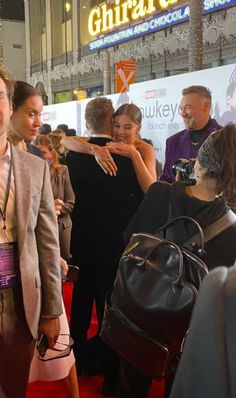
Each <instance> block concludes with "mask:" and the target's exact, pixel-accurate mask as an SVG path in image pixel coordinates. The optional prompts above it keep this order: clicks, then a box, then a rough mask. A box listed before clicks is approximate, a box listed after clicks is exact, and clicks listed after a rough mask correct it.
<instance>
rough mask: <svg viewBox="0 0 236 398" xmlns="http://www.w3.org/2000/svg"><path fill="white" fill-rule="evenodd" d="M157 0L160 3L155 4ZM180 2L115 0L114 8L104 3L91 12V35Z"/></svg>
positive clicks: (89, 27) (89, 21)
mask: <svg viewBox="0 0 236 398" xmlns="http://www.w3.org/2000/svg"><path fill="white" fill-rule="evenodd" d="M155 2H157V3H158V4H157V5H155ZM179 2H180V0H159V1H157V0H139V1H138V2H137V0H127V1H123V2H122V3H121V2H120V0H115V6H114V7H112V8H111V7H109V6H108V5H107V4H106V3H103V4H101V5H100V6H98V7H95V8H93V9H92V11H91V12H90V14H89V19H88V31H89V33H90V35H91V36H97V35H98V34H101V33H104V32H107V31H108V30H111V29H114V28H115V27H117V26H120V25H123V24H125V23H128V22H130V21H136V20H137V19H140V18H144V17H147V16H148V15H149V14H153V13H154V12H155V11H157V10H158V9H159V10H165V9H166V8H168V7H170V6H171V5H173V4H176V3H179ZM181 2H183V1H182V0H181Z"/></svg>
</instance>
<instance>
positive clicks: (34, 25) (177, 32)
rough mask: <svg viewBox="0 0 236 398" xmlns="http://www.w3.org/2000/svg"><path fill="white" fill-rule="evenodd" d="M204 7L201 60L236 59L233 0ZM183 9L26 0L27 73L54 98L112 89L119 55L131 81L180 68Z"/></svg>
mask: <svg viewBox="0 0 236 398" xmlns="http://www.w3.org/2000/svg"><path fill="white" fill-rule="evenodd" d="M196 1H197V0H196ZM198 1H201V0H198ZM203 7H204V19H203V26H204V28H203V37H204V68H211V67H214V66H218V65H224V64H228V63H234V62H236V0H203ZM188 12H189V9H188V1H183V0H159V1H158V0H106V1H100V0H25V23H26V59H27V68H26V73H27V80H28V81H29V82H30V83H32V84H33V85H37V87H38V88H39V89H40V90H41V92H42V94H43V95H45V98H48V103H54V102H62V101H66V100H72V99H80V98H84V97H85V96H87V97H88V96H93V95H96V94H103V93H104V91H105V94H108V93H109V92H108V91H109V90H111V93H113V92H114V90H115V67H116V64H117V62H119V61H120V60H135V61H136V62H137V81H144V80H151V79H156V78H158V77H164V76H169V75H174V74H179V73H183V72H186V71H188V51H189V46H190V45H191V43H189V22H188ZM109 81H110V83H111V84H109Z"/></svg>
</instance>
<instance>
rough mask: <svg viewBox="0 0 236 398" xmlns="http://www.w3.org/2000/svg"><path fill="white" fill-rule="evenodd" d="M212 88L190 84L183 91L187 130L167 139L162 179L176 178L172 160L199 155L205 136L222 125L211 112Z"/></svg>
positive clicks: (182, 113)
mask: <svg viewBox="0 0 236 398" xmlns="http://www.w3.org/2000/svg"><path fill="white" fill-rule="evenodd" d="M210 110H211V92H210V90H209V89H208V88H206V87H204V86H190V87H187V88H185V89H183V91H182V99H181V101H180V106H179V113H180V115H181V116H182V118H183V121H184V125H185V130H182V131H180V132H178V133H176V134H174V135H172V136H171V137H169V138H168V139H167V140H166V153H165V165H164V169H163V173H162V176H161V178H160V179H161V180H162V181H167V182H170V183H171V182H174V181H175V175H174V173H173V170H172V166H173V164H174V163H175V162H176V161H177V160H178V159H180V158H184V159H190V158H196V157H197V153H198V150H199V148H200V146H201V145H202V143H203V142H204V141H205V140H206V138H207V137H208V136H209V135H210V134H211V133H212V132H213V131H216V130H218V129H220V128H221V126H220V125H219V124H218V123H217V122H216V120H215V119H212V118H211V116H210Z"/></svg>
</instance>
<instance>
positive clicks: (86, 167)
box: [67, 98, 143, 370]
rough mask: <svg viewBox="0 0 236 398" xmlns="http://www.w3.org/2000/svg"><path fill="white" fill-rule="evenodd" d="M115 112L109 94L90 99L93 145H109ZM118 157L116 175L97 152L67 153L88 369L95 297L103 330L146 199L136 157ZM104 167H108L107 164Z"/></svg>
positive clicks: (81, 343)
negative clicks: (129, 234)
mask: <svg viewBox="0 0 236 398" xmlns="http://www.w3.org/2000/svg"><path fill="white" fill-rule="evenodd" d="M112 115H113V106H112V103H111V101H110V100H108V99H107V98H95V99H93V100H91V101H90V102H89V103H88V105H87V107H86V111H85V119H86V125H87V128H88V130H89V132H90V134H91V138H90V139H89V143H90V144H93V145H97V146H105V145H106V143H107V142H109V141H111V139H112V137H111V134H112V133H111V131H112ZM90 148H93V147H92V146H91V147H90ZM91 152H92V151H91ZM113 157H114V159H115V162H116V164H117V173H116V176H111V175H110V174H109V173H107V174H106V173H104V171H103V170H102V169H101V167H100V166H99V165H98V163H97V162H96V160H95V157H94V156H91V155H89V154H83V153H75V152H69V154H68V156H67V165H68V168H69V173H70V179H71V183H72V187H73V190H74V193H75V197H76V199H75V207H74V210H73V214H72V222H73V227H72V239H71V253H72V255H73V259H74V264H76V265H78V266H79V267H80V276H79V279H78V281H77V282H76V284H75V285H74V290H73V298H72V308H71V334H72V337H73V338H74V340H75V354H76V356H77V361H79V365H80V366H81V368H82V370H83V368H84V366H85V364H84V362H85V361H86V360H88V359H89V358H88V351H86V343H87V331H88V329H89V326H90V322H91V315H92V308H93V302H94V301H95V305H96V310H97V318H98V333H99V331H100V328H101V323H102V319H103V312H104V305H105V297H106V295H107V293H108V292H109V291H110V290H111V289H112V286H113V281H114V278H115V275H116V270H117V266H118V261H119V258H120V256H121V253H122V250H123V249H124V244H123V232H124V230H125V229H126V227H127V225H128V223H129V221H130V220H131V218H132V216H133V215H134V213H135V212H136V210H137V208H138V206H139V204H140V202H141V200H142V198H143V192H142V190H141V188H140V187H139V184H138V181H137V178H136V175H135V171H134V168H133V166H132V163H131V160H130V159H128V158H125V157H122V156H119V155H114V156H113ZM110 158H111V157H110ZM107 161H111V159H107ZM103 168H104V169H106V164H105V163H104V164H103ZM90 362H91V361H90ZM90 365H91V363H90Z"/></svg>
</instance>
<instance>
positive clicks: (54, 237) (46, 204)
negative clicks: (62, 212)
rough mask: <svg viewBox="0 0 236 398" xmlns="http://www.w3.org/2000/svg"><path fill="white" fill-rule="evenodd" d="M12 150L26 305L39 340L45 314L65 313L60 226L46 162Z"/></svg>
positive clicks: (32, 331) (30, 323)
mask: <svg viewBox="0 0 236 398" xmlns="http://www.w3.org/2000/svg"><path fill="white" fill-rule="evenodd" d="M12 149H13V173H14V180H15V190H16V198H15V203H16V223H17V241H18V252H19V268H20V277H21V284H22V292H23V305H24V309H25V316H26V321H27V324H28V326H29V329H30V331H31V334H32V336H33V337H34V338H36V336H37V332H38V324H39V319H40V316H41V315H59V314H61V313H62V299H61V273H60V251H59V243H58V226H57V219H56V215H55V210H54V202H53V196H52V189H51V182H50V177H49V169H48V166H47V164H46V162H45V161H44V160H42V159H40V158H39V157H37V156H34V155H31V154H29V153H27V152H24V151H21V150H19V149H17V148H14V147H13V148H12Z"/></svg>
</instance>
